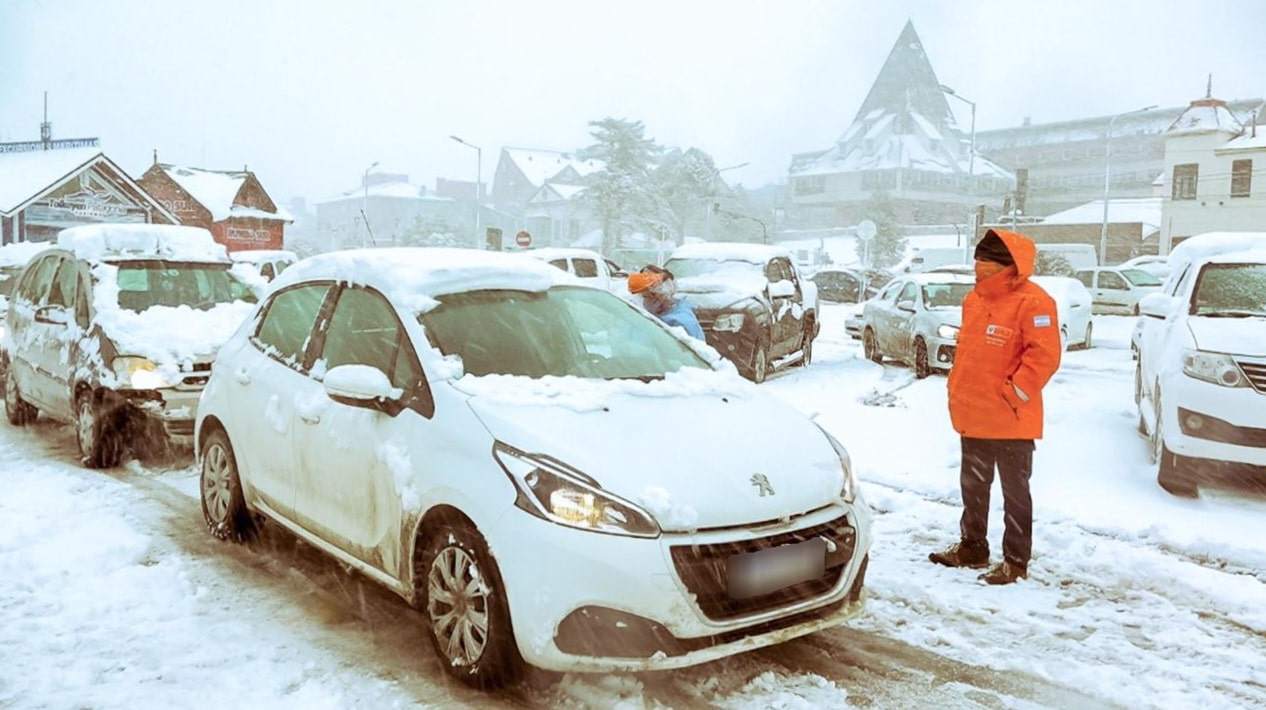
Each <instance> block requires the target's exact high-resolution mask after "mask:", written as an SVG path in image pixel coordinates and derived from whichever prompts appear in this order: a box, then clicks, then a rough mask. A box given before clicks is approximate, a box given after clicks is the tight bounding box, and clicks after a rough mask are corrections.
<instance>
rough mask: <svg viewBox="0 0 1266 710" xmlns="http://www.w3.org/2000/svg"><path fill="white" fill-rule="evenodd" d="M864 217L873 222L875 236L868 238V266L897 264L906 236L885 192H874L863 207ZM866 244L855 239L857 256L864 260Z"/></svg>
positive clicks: (903, 256)
mask: <svg viewBox="0 0 1266 710" xmlns="http://www.w3.org/2000/svg"><path fill="white" fill-rule="evenodd" d="M864 217H865V219H869V220H870V221H872V222H874V223H875V238H874V239H872V240H870V266H873V267H876V268H880V269H883V268H887V267H889V266H893V265H894V264H897V263H898V262H900V261H901V260H902V259H904V258H905V255H906V238H905V236H904V235H903V234H902V233H901V223H900V222H899V221H897V211H896V209H895V208H894V207H893V204H892V200H891V199H890V198H889V197H888V193H886V192H876V193H875V194H874V195H873V196H872V197H871V198H870V201H868V202H867V203H866V206H865V209H864ZM865 254H866V244H865V243H864V242H862V240H860V239H858V240H857V258H858V259H859V260H864V259H865Z"/></svg>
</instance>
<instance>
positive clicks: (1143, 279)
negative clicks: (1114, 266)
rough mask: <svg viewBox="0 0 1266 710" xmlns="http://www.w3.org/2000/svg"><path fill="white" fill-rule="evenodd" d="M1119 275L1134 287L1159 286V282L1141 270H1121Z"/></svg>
mask: <svg viewBox="0 0 1266 710" xmlns="http://www.w3.org/2000/svg"><path fill="white" fill-rule="evenodd" d="M1121 275H1122V276H1124V277H1125V278H1126V280H1127V281H1129V282H1130V283H1132V284H1134V285H1135V286H1160V285H1161V280H1160V279H1158V278H1156V277H1155V276H1153V275H1151V274H1149V273H1147V272H1146V271H1143V270H1142V269H1121Z"/></svg>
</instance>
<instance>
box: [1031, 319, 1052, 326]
mask: <svg viewBox="0 0 1266 710" xmlns="http://www.w3.org/2000/svg"><path fill="white" fill-rule="evenodd" d="M1033 327H1034V328H1049V327H1051V317H1050V316H1033Z"/></svg>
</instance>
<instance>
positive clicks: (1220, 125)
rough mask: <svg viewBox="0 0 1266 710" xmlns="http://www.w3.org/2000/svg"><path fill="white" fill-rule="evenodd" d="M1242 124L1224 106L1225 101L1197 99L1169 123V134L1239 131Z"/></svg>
mask: <svg viewBox="0 0 1266 710" xmlns="http://www.w3.org/2000/svg"><path fill="white" fill-rule="evenodd" d="M1243 127H1244V126H1243V124H1241V123H1240V121H1239V119H1237V118H1236V117H1235V114H1233V113H1231V110H1230V109H1228V108H1227V107H1226V103H1225V102H1223V101H1219V100H1217V99H1199V100H1196V101H1192V102H1191V105H1190V106H1188V107H1187V110H1186V111H1183V112H1182V113H1181V114H1180V115H1179V116H1178V118H1176V119H1174V122H1173V123H1171V124H1170V126H1169V130H1167V131H1166V133H1168V134H1169V135H1181V134H1184V133H1208V132H1210V131H1228V132H1230V133H1239V132H1240V131H1241V130H1242V129H1243Z"/></svg>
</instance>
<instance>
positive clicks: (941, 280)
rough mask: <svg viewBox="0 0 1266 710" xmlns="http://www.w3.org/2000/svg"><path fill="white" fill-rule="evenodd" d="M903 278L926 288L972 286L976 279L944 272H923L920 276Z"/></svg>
mask: <svg viewBox="0 0 1266 710" xmlns="http://www.w3.org/2000/svg"><path fill="white" fill-rule="evenodd" d="M905 278H907V279H909V280H911V281H913V282H915V283H917V284H919V285H920V286H927V285H929V284H974V283H976V279H975V278H974V277H972V276H968V275H966V274H952V273H946V272H943V271H942V272H937V273H932V272H930V271H929V272H925V273H921V274H910V275H909V276H906V277H905Z"/></svg>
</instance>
